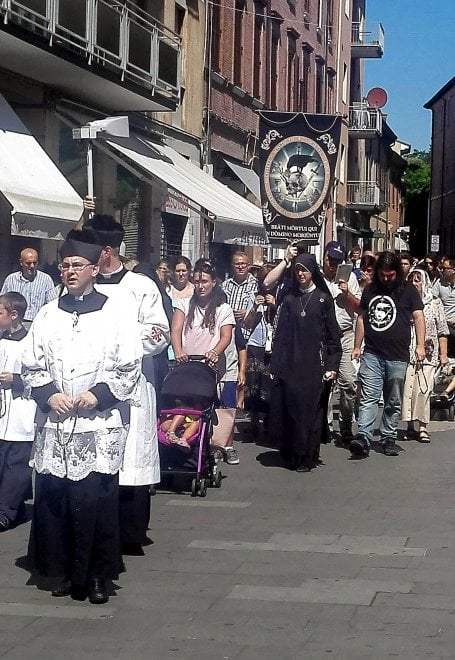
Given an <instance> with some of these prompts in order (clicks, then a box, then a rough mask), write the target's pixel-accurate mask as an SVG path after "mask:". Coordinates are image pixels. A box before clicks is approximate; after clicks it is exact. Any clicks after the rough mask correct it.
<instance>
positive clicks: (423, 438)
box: [417, 429, 431, 444]
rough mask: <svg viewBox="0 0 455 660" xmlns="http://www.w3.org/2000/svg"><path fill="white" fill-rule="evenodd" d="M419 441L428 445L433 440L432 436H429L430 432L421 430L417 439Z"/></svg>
mask: <svg viewBox="0 0 455 660" xmlns="http://www.w3.org/2000/svg"><path fill="white" fill-rule="evenodd" d="M417 440H418V441H419V442H425V443H427V444H428V443H429V442H431V438H430V436H429V434H428V431H427V430H426V429H421V430H420V431H419V435H418V437H417Z"/></svg>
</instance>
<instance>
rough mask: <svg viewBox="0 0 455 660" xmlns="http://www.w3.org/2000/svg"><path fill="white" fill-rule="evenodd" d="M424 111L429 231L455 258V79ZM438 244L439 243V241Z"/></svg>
mask: <svg viewBox="0 0 455 660" xmlns="http://www.w3.org/2000/svg"><path fill="white" fill-rule="evenodd" d="M425 108H427V109H428V110H431V112H432V131H431V136H432V137H431V188H430V205H429V231H428V234H429V235H428V240H427V249H430V247H431V237H432V236H439V241H438V243H439V245H438V247H437V248H436V249H434V248H435V242H434V239H433V250H434V251H435V252H440V253H442V254H450V255H453V254H455V184H454V182H455V78H452V79H451V80H449V82H448V83H447V84H446V85H444V87H442V88H441V89H440V90H439V91H438V92H437V93H436V94H435V95H434V96H433V97H432V98H431V99H430V100H429V101H428V103H426V104H425ZM436 240H437V239H436Z"/></svg>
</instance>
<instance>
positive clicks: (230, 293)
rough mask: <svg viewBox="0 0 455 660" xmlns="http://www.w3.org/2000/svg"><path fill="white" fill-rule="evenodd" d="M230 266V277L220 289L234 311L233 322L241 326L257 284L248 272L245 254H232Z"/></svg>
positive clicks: (252, 300) (248, 262)
mask: <svg viewBox="0 0 455 660" xmlns="http://www.w3.org/2000/svg"><path fill="white" fill-rule="evenodd" d="M231 266H232V277H229V278H228V279H227V280H226V281H225V282H223V284H222V289H223V291H224V293H225V294H226V297H227V302H228V304H229V305H230V306H231V307H232V309H233V311H234V317H235V320H236V321H237V323H240V324H241V323H242V322H243V321H244V320H245V317H246V315H247V313H248V312H249V310H250V309H251V307H252V306H253V304H254V297H255V295H256V292H257V289H258V284H257V280H256V278H255V277H253V276H252V275H251V273H250V272H249V268H250V261H249V259H248V257H247V255H246V254H245V252H234V254H233V255H232V262H231ZM244 332H245V330H244Z"/></svg>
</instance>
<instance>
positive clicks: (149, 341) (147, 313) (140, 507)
mask: <svg viewBox="0 0 455 660" xmlns="http://www.w3.org/2000/svg"><path fill="white" fill-rule="evenodd" d="M86 227H89V228H91V229H93V230H94V231H95V232H96V233H97V235H98V240H99V242H100V244H101V245H102V247H103V250H102V252H101V257H100V260H99V267H100V272H99V275H98V277H97V289H98V290H99V291H102V292H103V293H104V294H106V295H108V296H110V295H111V294H112V292H113V291H115V290H116V289H118V288H121V289H126V290H127V291H130V292H131V293H132V294H133V296H134V298H135V300H136V321H137V322H138V323H139V328H140V334H141V339H142V347H143V359H142V377H141V381H140V406H132V408H131V424H130V431H129V434H128V439H127V443H126V450H125V459H124V462H123V467H122V470H121V471H120V536H121V541H122V550H123V553H124V554H130V555H143V554H144V551H143V549H142V546H143V545H146V544H148V543H150V541H149V540H148V538H147V535H146V532H147V528H148V524H149V519H150V486H151V485H153V484H157V483H159V481H160V461H159V454H158V436H157V417H158V415H157V410H156V395H155V386H154V372H153V356H155V355H158V354H159V353H161V352H162V351H163V350H165V349H166V348H167V346H168V344H169V337H170V335H169V323H168V320H167V317H166V314H165V311H164V308H163V303H162V299H161V295H160V293H159V290H158V287H157V286H156V284H155V283H154V282H152V280H151V279H149V278H148V277H146V276H145V275H139V274H138V273H132V272H131V271H128V270H126V269H125V267H124V266H123V264H122V262H121V260H120V257H119V248H120V244H121V242H122V240H123V236H124V230H123V227H122V225H121V224H119V223H118V222H115V220H114V219H113V218H112V216H108V215H94V216H93V217H92V218H91V219H90V220H89V221H88V223H87V224H86ZM121 314H123V310H121V309H120V310H119V316H120V315H121Z"/></svg>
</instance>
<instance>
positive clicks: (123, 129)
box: [73, 117, 130, 215]
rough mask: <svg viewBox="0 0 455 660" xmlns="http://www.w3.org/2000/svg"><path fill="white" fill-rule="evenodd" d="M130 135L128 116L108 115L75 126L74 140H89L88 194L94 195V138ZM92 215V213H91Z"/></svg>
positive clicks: (125, 136) (126, 136) (89, 195)
mask: <svg viewBox="0 0 455 660" xmlns="http://www.w3.org/2000/svg"><path fill="white" fill-rule="evenodd" d="M129 136H130V126H129V121H128V117H106V118H105V119H97V120H96V121H90V122H88V123H87V124H85V125H84V126H81V127H80V128H73V140H86V142H87V194H88V197H92V198H93V197H94V185H93V140H100V139H101V140H102V139H108V138H110V137H123V138H128V137H129ZM90 215H92V214H91V213H90Z"/></svg>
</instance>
